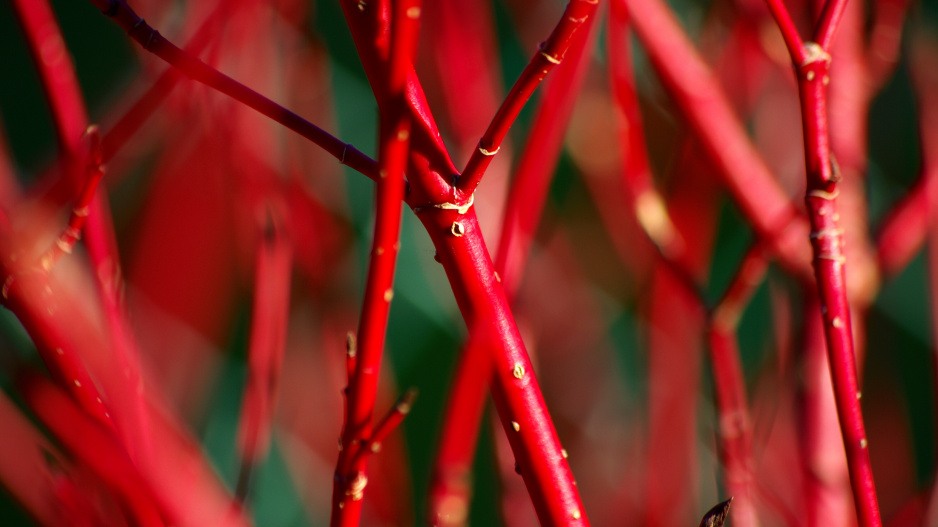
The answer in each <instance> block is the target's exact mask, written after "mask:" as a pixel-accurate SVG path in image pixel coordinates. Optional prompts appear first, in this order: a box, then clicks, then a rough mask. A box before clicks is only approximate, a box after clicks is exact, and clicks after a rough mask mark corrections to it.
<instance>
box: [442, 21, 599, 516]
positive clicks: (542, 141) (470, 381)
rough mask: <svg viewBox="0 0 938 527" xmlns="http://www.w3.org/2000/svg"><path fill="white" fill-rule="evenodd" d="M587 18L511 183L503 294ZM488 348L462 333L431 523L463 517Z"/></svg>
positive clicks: (522, 251) (570, 101) (551, 155)
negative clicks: (463, 341) (462, 346)
mask: <svg viewBox="0 0 938 527" xmlns="http://www.w3.org/2000/svg"><path fill="white" fill-rule="evenodd" d="M594 20H595V17H593V18H591V19H590V21H589V22H587V26H588V27H587V28H586V30H585V31H582V32H580V33H578V34H577V35H576V36H575V39H574V42H573V44H572V45H571V52H572V57H571V60H567V61H565V62H564V63H563V64H561V65H560V67H559V68H558V69H557V74H556V76H555V77H553V78H552V79H551V80H550V81H549V82H548V83H547V85H546V86H545V92H544V97H543V100H542V101H541V103H540V104H539V105H538V110H537V115H536V116H535V118H534V124H533V126H532V130H531V135H530V136H529V137H528V141H527V143H526V145H525V148H524V151H523V153H522V155H521V159H520V161H519V164H518V168H517V170H516V173H515V176H514V179H513V180H512V183H511V189H510V190H509V194H508V203H507V205H506V207H505V217H504V219H503V221H502V226H501V235H500V236H499V247H498V251H497V253H496V257H495V269H496V272H497V273H498V275H499V277H500V280H501V282H502V285H503V287H504V288H505V291H506V294H507V296H508V297H509V299H513V297H514V296H515V294H516V292H517V290H518V287H519V286H520V282H521V273H522V272H523V270H524V268H525V266H526V263H527V259H528V256H529V255H530V249H531V244H532V241H533V238H534V233H535V229H536V228H537V224H538V220H539V219H540V217H541V213H542V211H543V209H544V204H545V202H546V200H547V192H548V189H549V188H550V183H551V181H552V179H553V174H554V171H555V169H556V165H557V161H558V160H559V158H560V153H561V151H562V149H563V138H564V131H565V130H566V128H567V124H568V123H569V120H570V116H571V114H572V112H573V106H574V103H575V102H576V97H577V95H578V94H579V93H580V88H581V87H582V85H583V81H584V79H585V76H586V72H587V69H588V66H589V64H590V60H589V53H590V52H591V50H592V49H593V45H592V44H593V40H594V37H595V35H596V33H597V31H596V30H595V28H597V27H599V24H597V23H595V22H594ZM489 355H490V350H489V349H487V348H486V347H485V346H484V345H482V342H481V340H480V339H479V338H478V337H477V336H475V335H474V332H473V330H472V328H470V336H469V340H468V342H467V343H466V346H465V347H464V349H463V350H462V352H461V354H460V360H459V364H458V366H457V368H456V370H455V374H454V379H453V384H452V387H451V389H450V396H449V399H448V401H447V410H446V412H445V413H444V415H445V418H444V422H443V426H442V431H441V435H440V441H439V445H440V446H439V452H438V453H437V457H436V460H435V462H434V469H433V470H434V472H433V481H432V482H431V488H430V511H429V518H430V521H431V523H434V524H439V525H457V524H463V523H464V522H465V518H466V514H467V513H468V505H469V504H468V500H469V490H470V489H469V488H468V485H467V481H468V479H469V472H470V470H471V468H472V458H473V455H474V454H475V446H476V439H477V437H478V433H479V425H480V423H481V418H482V413H483V410H484V406H485V393H486V392H485V387H486V382H487V381H488V379H489V377H490V376H491V360H490V358H489Z"/></svg>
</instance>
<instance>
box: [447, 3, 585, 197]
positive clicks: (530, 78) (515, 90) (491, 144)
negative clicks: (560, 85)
mask: <svg viewBox="0 0 938 527" xmlns="http://www.w3.org/2000/svg"><path fill="white" fill-rule="evenodd" d="M598 3H599V0H571V2H570V3H569V4H567V8H566V9H565V10H564V13H563V16H562V17H561V19H560V22H558V23H557V26H556V27H555V28H554V30H553V31H552V32H551V34H550V36H549V37H547V40H545V41H544V42H542V43H541V45H540V48H539V49H538V52H537V53H536V54H535V55H534V56H533V57H532V58H531V61H530V62H528V65H527V66H526V67H525V68H524V71H522V72H521V75H520V76H519V77H518V80H516V81H515V84H514V86H512V87H511V91H510V92H508V97H506V98H505V100H504V101H503V102H502V105H501V106H500V107H499V108H498V112H497V113H496V114H495V117H493V118H492V122H491V123H489V126H488V129H486V130H485V133H484V134H483V135H482V139H480V140H479V146H478V148H476V149H475V150H474V151H473V152H472V156H471V157H470V158H469V162H468V163H466V168H465V169H463V171H462V175H461V176H460V177H459V182H458V183H457V188H458V189H459V191H460V192H462V193H463V194H465V195H471V194H472V193H473V192H475V189H476V187H478V186H479V182H480V181H481V180H482V176H483V175H484V174H485V169H486V168H488V166H489V163H491V162H492V157H494V156H495V154H497V153H498V149H499V147H500V146H501V144H502V141H503V140H504V139H505V136H506V135H508V129H509V128H511V125H512V123H514V121H515V118H517V117H518V114H519V113H521V109H522V108H523V107H524V105H525V103H527V102H528V99H530V98H531V94H532V93H534V90H535V89H536V88H537V87H538V85H539V84H540V83H541V81H542V80H544V77H545V76H546V75H547V74H548V73H549V72H550V70H552V69H553V68H554V67H555V66H556V65H557V64H560V62H561V61H562V60H563V58H564V56H565V55H566V53H567V49H568V48H569V47H570V45H571V44H572V42H573V37H574V35H575V34H576V32H577V31H578V30H579V29H580V28H581V27H582V26H583V25H584V24H585V23H586V21H587V20H588V19H589V18H590V17H591V16H593V15H594V13H595V12H596V5H597V4H598Z"/></svg>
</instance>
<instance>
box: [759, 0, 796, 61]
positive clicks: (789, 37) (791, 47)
mask: <svg viewBox="0 0 938 527" xmlns="http://www.w3.org/2000/svg"><path fill="white" fill-rule="evenodd" d="M765 3H766V5H767V6H769V11H771V13H772V16H773V17H775V22H776V23H777V24H778V29H779V31H781V33H782V39H783V40H784V41H785V46H786V47H787V48H788V53H789V54H790V55H791V57H792V60H793V61H794V62H795V64H801V63H802V62H804V58H805V57H804V42H802V40H801V35H799V34H798V28H796V27H795V23H794V22H792V20H791V15H790V14H789V13H788V9H787V8H786V7H785V3H784V2H783V1H782V0H765Z"/></svg>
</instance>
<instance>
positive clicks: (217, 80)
mask: <svg viewBox="0 0 938 527" xmlns="http://www.w3.org/2000/svg"><path fill="white" fill-rule="evenodd" d="M90 1H91V3H93V4H94V5H95V6H97V8H98V9H100V10H101V12H102V13H104V14H105V15H106V16H109V17H110V18H111V19H113V20H114V21H115V22H116V23H117V24H118V25H119V26H121V27H122V28H123V29H124V31H126V32H127V35H128V36H129V37H130V38H132V39H134V40H135V41H136V42H137V43H138V44H140V45H141V46H143V49H145V50H147V51H149V52H150V53H153V54H154V55H156V56H157V57H159V58H161V59H163V60H165V61H166V62H167V63H168V64H169V65H171V66H173V67H174V68H177V69H178V70H179V71H181V72H182V73H184V74H185V75H186V76H188V77H189V78H191V79H192V80H195V81H198V82H201V83H202V84H205V85H206V86H210V87H212V88H214V89H216V90H218V91H220V92H221V93H224V94H225V95H227V96H229V97H231V98H232V99H235V100H236V101H238V102H240V103H242V104H245V105H247V106H249V107H251V108H253V109H254V110H256V111H258V112H260V113H261V114H263V115H266V116H267V117H269V118H270V119H272V120H274V121H276V122H278V123H280V124H282V125H283V126H286V127H287V128H289V129H290V130H293V131H294V132H296V133H298V134H299V135H301V136H303V137H305V138H307V139H309V140H310V141H312V142H313V143H314V144H316V145H318V146H319V147H321V148H322V149H323V150H325V151H326V152H328V153H329V154H330V155H332V156H333V157H335V158H336V159H338V160H339V162H340V163H342V164H343V165H346V166H348V167H349V168H351V169H352V170H355V171H357V172H361V173H362V174H364V175H366V176H368V177H369V178H371V179H375V178H376V177H377V173H378V170H377V168H378V167H377V164H376V163H375V162H374V160H373V159H371V158H369V157H368V156H366V155H365V154H363V153H361V152H360V151H359V150H358V149H357V148H355V147H354V146H352V145H350V144H348V143H345V142H343V141H341V140H340V139H338V138H336V137H334V136H333V135H331V134H329V133H328V132H326V131H325V130H323V129H322V128H319V127H318V126H316V125H314V124H313V123H310V122H309V121H307V120H306V119H303V118H302V117H300V116H299V115H297V114H295V113H293V112H291V111H290V110H287V109H286V108H284V107H283V106H280V105H279V104H277V103H275V102H274V101H272V100H270V99H268V98H267V97H264V96H263V95H261V94H259V93H257V92H255V91H254V90H252V89H250V88H248V87H247V86H245V85H243V84H241V83H240V82H238V81H236V80H234V79H232V78H231V77H228V76H227V75H224V74H222V73H220V72H219V71H217V70H215V69H214V68H212V67H211V66H208V65H207V64H205V63H204V62H202V61H201V60H199V59H197V58H195V57H193V56H192V55H190V54H189V53H187V52H185V51H184V50H182V49H180V48H179V47H177V46H176V45H175V44H173V43H172V42H170V41H169V40H167V39H166V38H165V37H164V36H163V35H161V34H160V33H159V31H157V30H155V29H153V28H152V27H151V26H150V25H149V24H147V23H146V22H145V21H144V20H143V19H142V18H140V17H139V16H138V15H137V13H135V12H134V11H133V9H131V8H130V6H128V5H127V3H126V2H124V1H123V0H90Z"/></svg>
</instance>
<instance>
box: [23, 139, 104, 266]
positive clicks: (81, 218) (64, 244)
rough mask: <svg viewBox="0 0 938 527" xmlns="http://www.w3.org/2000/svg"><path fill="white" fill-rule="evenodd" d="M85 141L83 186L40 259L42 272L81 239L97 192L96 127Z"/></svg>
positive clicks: (99, 171) (98, 149)
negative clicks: (63, 226) (66, 219)
mask: <svg viewBox="0 0 938 527" xmlns="http://www.w3.org/2000/svg"><path fill="white" fill-rule="evenodd" d="M85 138H86V139H87V143H88V147H87V150H88V152H87V153H86V154H85V155H84V156H83V157H84V159H86V165H85V170H84V172H85V184H84V186H83V187H82V189H81V192H80V193H79V195H78V199H77V200H76V201H75V205H74V206H73V207H72V213H71V214H70V215H69V218H68V225H67V226H66V227H65V230H64V231H62V234H61V235H60V236H59V239H58V240H56V241H55V243H54V244H52V247H50V248H49V250H48V251H46V254H45V255H43V256H42V257H40V259H39V265H40V267H42V269H43V270H45V271H47V272H48V271H49V270H50V269H52V266H53V265H55V262H56V261H57V260H58V259H59V258H61V257H62V256H63V255H65V254H71V252H72V249H74V248H75V244H76V243H78V240H80V239H81V230H82V228H83V227H84V225H85V220H86V219H87V218H88V214H89V213H90V207H91V200H92V199H93V198H94V196H95V192H96V191H97V190H98V183H100V182H101V176H103V175H104V168H103V167H102V166H101V136H100V134H99V133H98V127H96V126H91V127H89V128H88V131H87V132H85Z"/></svg>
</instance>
